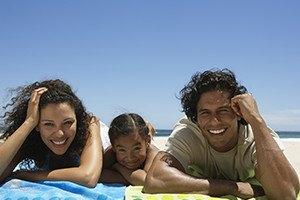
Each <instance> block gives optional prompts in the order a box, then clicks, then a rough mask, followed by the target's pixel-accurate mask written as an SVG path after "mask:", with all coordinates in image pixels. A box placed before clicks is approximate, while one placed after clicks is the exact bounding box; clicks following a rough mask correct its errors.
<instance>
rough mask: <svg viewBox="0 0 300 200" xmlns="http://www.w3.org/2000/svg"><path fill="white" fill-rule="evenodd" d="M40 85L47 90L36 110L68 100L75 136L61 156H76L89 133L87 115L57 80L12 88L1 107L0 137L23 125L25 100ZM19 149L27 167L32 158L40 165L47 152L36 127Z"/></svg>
mask: <svg viewBox="0 0 300 200" xmlns="http://www.w3.org/2000/svg"><path fill="white" fill-rule="evenodd" d="M40 87H46V88H47V89H48V90H47V91H46V92H45V93H43V94H42V96H41V98H40V103H39V110H40V109H41V108H44V107H45V106H47V105H48V104H58V103H65V102H67V103H69V105H70V106H71V107H72V108H73V109H74V110H75V115H76V120H77V130H76V135H75V138H74V140H73V142H72V143H71V145H70V147H69V148H68V150H67V152H66V153H65V154H64V155H65V156H66V158H68V159H70V157H74V156H75V155H80V154H81V152H82V150H83V147H84V145H85V142H86V140H87V138H88V136H89V129H88V127H89V121H90V115H89V114H88V113H87V111H86V109H85V107H84V106H83V104H82V102H81V100H80V99H79V98H78V97H77V96H76V95H75V93H74V92H73V91H72V88H71V87H70V86H69V85H68V84H66V83H65V82H63V81H61V80H59V79H56V80H45V81H41V82H35V83H33V84H30V85H27V86H23V87H18V88H16V89H14V90H12V92H13V93H15V96H14V97H13V98H11V102H10V103H8V104H7V105H6V106H5V107H4V109H5V113H4V115H3V116H2V118H3V122H4V124H3V125H2V129H3V134H2V135H1V136H0V139H4V140H5V139H7V138H8V137H9V136H11V135H12V134H13V133H14V132H15V131H16V130H17V129H18V128H19V127H20V126H21V125H22V124H23V122H24V121H25V119H26V116H27V108H28V101H29V99H30V97H31V93H32V92H33V91H34V90H35V89H37V88H40ZM19 152H20V156H21V160H22V163H21V164H22V165H25V166H26V167H30V166H31V164H32V162H33V161H34V163H35V165H36V167H37V168H40V167H41V166H43V164H44V163H45V159H46V155H47V154H49V153H51V151H50V149H49V148H48V147H47V146H46V145H45V144H44V142H43V141H42V139H41V137H40V134H38V133H37V130H36V129H33V130H32V131H31V133H30V134H29V135H28V136H27V138H26V140H25V141H24V143H23V144H22V146H21V148H20V151H19ZM22 165H21V166H22Z"/></svg>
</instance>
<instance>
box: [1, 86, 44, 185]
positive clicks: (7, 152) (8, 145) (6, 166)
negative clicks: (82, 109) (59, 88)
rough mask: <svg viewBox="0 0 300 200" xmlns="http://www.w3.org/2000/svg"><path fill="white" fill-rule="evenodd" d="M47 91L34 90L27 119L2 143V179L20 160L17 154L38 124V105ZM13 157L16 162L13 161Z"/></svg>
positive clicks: (41, 89) (42, 89)
mask: <svg viewBox="0 0 300 200" xmlns="http://www.w3.org/2000/svg"><path fill="white" fill-rule="evenodd" d="M45 91H47V88H38V89H36V90H34V91H33V92H32V94H31V98H30V100H29V102H28V109H27V116H26V120H25V121H24V123H23V124H22V125H21V126H20V127H19V128H18V129H17V130H16V131H15V132H14V133H13V134H12V135H11V136H9V137H8V138H7V139H6V140H5V142H4V143H3V144H0V155H1V157H0V180H3V179H5V178H6V177H7V176H8V175H9V174H10V173H11V172H12V171H13V169H14V167H15V166H16V165H17V164H18V162H19V161H20V160H18V159H16V158H15V157H16V154H17V152H18V151H19V149H20V147H21V146H22V144H23V143H24V141H25V139H26V138H27V136H28V135H29V134H30V132H31V131H32V130H33V129H34V128H35V127H36V125H37V124H38V121H39V112H38V105H39V101H40V97H41V95H42V94H43V93H44V92H45ZM17 157H19V156H17ZM13 159H14V162H13V163H12V161H13Z"/></svg>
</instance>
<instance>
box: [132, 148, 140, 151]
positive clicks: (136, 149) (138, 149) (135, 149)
mask: <svg viewBox="0 0 300 200" xmlns="http://www.w3.org/2000/svg"><path fill="white" fill-rule="evenodd" d="M133 150H134V151H140V150H141V147H134V149H133Z"/></svg>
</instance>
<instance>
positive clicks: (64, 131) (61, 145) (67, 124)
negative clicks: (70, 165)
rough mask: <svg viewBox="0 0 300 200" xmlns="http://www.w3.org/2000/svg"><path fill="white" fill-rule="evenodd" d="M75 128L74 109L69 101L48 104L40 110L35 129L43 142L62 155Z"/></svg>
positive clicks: (69, 142)
mask: <svg viewBox="0 0 300 200" xmlns="http://www.w3.org/2000/svg"><path fill="white" fill-rule="evenodd" d="M76 128H77V121H76V115H75V110H74V109H73V108H72V107H71V106H70V105H69V103H58V104H48V105H47V106H46V107H44V108H42V109H41V111H40V122H39V125H38V127H37V130H38V131H39V132H40V134H41V138H42V140H43V142H44V143H45V144H46V145H47V147H48V148H49V149H50V150H51V151H52V152H53V153H55V154H57V155H63V154H64V153H65V152H66V151H67V149H68V148H69V146H70V144H71V143H72V141H73V140H74V137H75V134H76Z"/></svg>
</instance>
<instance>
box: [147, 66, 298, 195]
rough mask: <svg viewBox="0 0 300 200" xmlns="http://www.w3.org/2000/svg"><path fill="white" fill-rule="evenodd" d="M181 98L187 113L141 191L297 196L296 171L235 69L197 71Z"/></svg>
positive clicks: (178, 124) (154, 164)
mask: <svg viewBox="0 0 300 200" xmlns="http://www.w3.org/2000/svg"><path fill="white" fill-rule="evenodd" d="M181 103H182V107H183V111H184V112H185V114H186V116H187V118H183V119H181V120H180V121H179V122H178V123H177V124H176V125H175V128H174V130H173V132H172V134H171V136H170V137H169V138H168V142H167V150H166V152H160V153H159V154H158V155H157V156H156V158H155V160H154V161H153V164H152V166H151V168H150V170H149V172H148V175H147V178H146V183H145V186H144V191H145V192H147V193H161V192H169V193H178V192H180V193H185V192H193V193H201V194H208V195H211V196H222V195H234V196H237V197H241V198H251V197H255V196H260V195H264V194H265V195H266V196H267V197H268V198H269V199H296V196H297V194H298V192H299V179H298V176H297V174H296V172H295V170H294V169H293V167H292V166H291V164H290V163H289V161H288V160H287V158H286V157H285V155H284V154H283V152H282V149H281V148H280V146H279V145H278V144H277V142H276V137H278V136H277V134H276V133H274V132H273V131H272V130H271V129H270V128H268V127H267V125H266V123H265V121H264V119H263V117H262V116H261V115H260V113H259V110H258V107H257V105H256V101H255V99H254V97H253V96H252V95H251V94H250V93H247V90H246V88H245V87H244V86H241V85H239V84H238V83H237V81H236V79H235V75H234V74H233V72H231V71H230V70H228V69H223V70H213V71H205V72H203V73H196V74H195V75H194V76H193V77H192V79H191V80H190V82H189V83H188V84H187V85H186V86H185V87H184V88H183V89H182V90H181Z"/></svg>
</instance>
